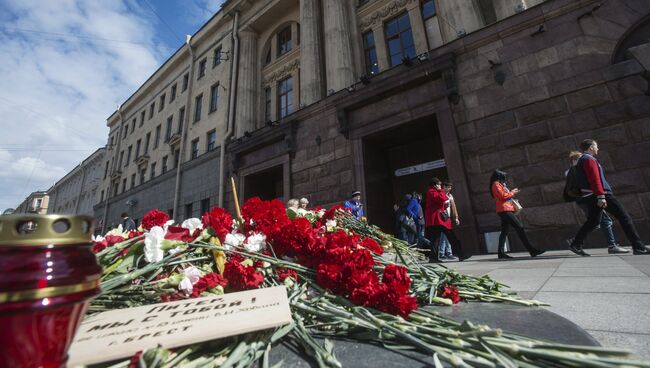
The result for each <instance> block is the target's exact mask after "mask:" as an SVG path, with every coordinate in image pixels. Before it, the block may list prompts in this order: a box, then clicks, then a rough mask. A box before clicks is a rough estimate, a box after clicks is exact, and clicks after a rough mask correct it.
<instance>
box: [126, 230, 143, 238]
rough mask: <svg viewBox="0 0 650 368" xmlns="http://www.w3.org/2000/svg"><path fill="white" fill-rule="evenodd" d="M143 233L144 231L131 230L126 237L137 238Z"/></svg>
mask: <svg viewBox="0 0 650 368" xmlns="http://www.w3.org/2000/svg"><path fill="white" fill-rule="evenodd" d="M142 234H144V231H138V230H131V231H129V233H128V235H127V239H133V238H137V237H138V236H140V235H142Z"/></svg>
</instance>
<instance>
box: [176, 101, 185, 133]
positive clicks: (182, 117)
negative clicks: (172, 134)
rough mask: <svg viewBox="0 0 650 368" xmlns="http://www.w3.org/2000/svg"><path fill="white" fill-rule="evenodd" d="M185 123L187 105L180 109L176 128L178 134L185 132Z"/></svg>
mask: <svg viewBox="0 0 650 368" xmlns="http://www.w3.org/2000/svg"><path fill="white" fill-rule="evenodd" d="M183 123H185V106H183V107H181V108H180V109H178V127H177V129H176V132H177V133H178V134H181V133H182V132H183Z"/></svg>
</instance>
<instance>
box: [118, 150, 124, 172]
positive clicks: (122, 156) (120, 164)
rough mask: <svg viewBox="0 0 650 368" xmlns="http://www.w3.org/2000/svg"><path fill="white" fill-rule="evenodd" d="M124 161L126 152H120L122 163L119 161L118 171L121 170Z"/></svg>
mask: <svg viewBox="0 0 650 368" xmlns="http://www.w3.org/2000/svg"><path fill="white" fill-rule="evenodd" d="M123 159H124V151H121V152H120V161H119V163H118V165H117V167H118V170H119V168H121V167H122V161H123Z"/></svg>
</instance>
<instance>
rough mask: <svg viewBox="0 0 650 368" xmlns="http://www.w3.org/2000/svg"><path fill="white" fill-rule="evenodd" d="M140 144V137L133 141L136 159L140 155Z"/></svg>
mask: <svg viewBox="0 0 650 368" xmlns="http://www.w3.org/2000/svg"><path fill="white" fill-rule="evenodd" d="M141 146H142V139H138V141H137V142H135V158H136V159H137V158H138V157H140V147H141Z"/></svg>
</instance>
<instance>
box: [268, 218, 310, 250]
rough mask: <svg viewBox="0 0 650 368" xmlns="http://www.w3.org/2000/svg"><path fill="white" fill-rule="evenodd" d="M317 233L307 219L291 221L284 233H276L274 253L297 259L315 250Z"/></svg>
mask: <svg viewBox="0 0 650 368" xmlns="http://www.w3.org/2000/svg"><path fill="white" fill-rule="evenodd" d="M316 236H317V234H316V232H315V231H314V228H313V227H312V226H311V223H310V222H309V220H307V219H306V218H302V217H299V218H296V219H294V220H291V221H290V222H289V223H288V224H287V226H284V227H283V228H282V231H278V232H276V234H275V236H274V238H273V251H274V252H275V254H276V255H277V256H278V257H280V258H281V257H284V256H288V257H296V256H298V255H300V254H304V253H305V251H308V250H309V249H312V248H313V243H314V242H316V239H317V238H316Z"/></svg>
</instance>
